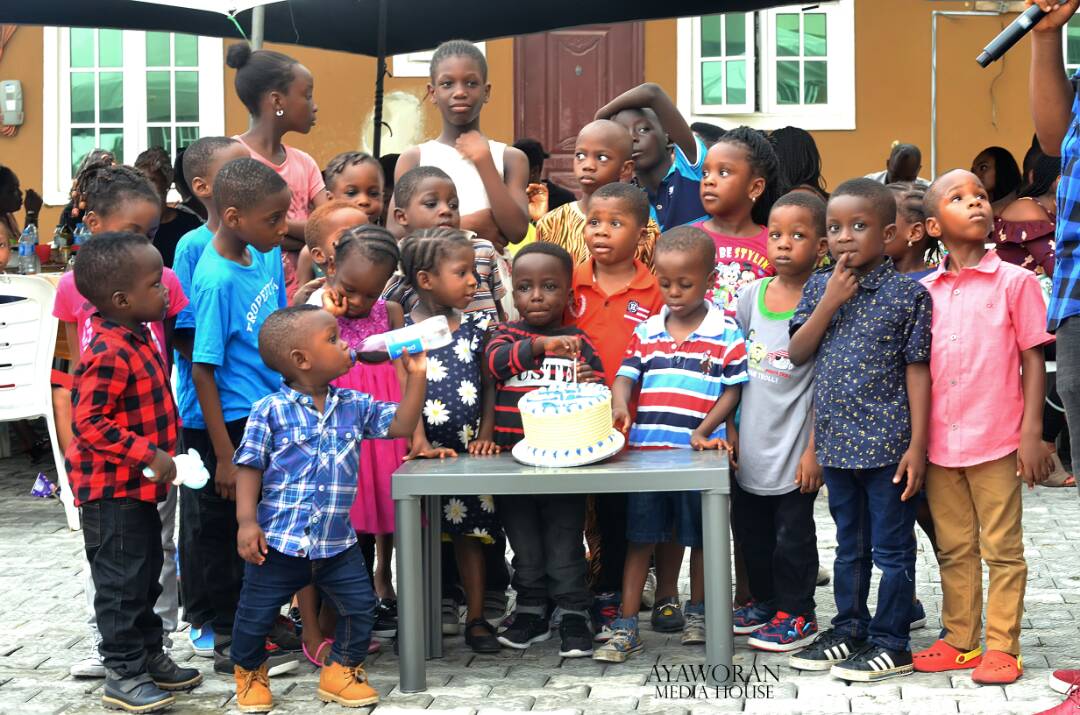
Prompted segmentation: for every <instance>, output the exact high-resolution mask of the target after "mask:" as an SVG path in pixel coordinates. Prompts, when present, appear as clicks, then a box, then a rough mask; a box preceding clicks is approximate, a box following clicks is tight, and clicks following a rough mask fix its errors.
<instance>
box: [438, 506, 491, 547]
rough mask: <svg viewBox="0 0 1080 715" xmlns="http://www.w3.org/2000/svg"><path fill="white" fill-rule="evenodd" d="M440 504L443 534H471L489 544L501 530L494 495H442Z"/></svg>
mask: <svg viewBox="0 0 1080 715" xmlns="http://www.w3.org/2000/svg"><path fill="white" fill-rule="evenodd" d="M440 505H441V507H442V514H441V520H442V533H443V536H472V537H474V538H477V539H480V541H482V542H483V543H485V544H491V543H494V541H495V537H496V536H497V535H498V534H499V532H500V531H501V530H502V526H501V525H500V524H499V517H498V516H496V515H495V499H494V497H491V496H489V495H484V496H459V497H443V498H442V501H441V504H440Z"/></svg>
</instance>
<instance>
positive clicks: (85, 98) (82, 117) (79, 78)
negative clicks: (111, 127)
mask: <svg viewBox="0 0 1080 715" xmlns="http://www.w3.org/2000/svg"><path fill="white" fill-rule="evenodd" d="M94 110H95V106H94V73H93V72H72V73H71V123H72V124H93V123H94V120H95V118H96V113H95V111H94Z"/></svg>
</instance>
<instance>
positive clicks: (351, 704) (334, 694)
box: [319, 662, 379, 708]
mask: <svg viewBox="0 0 1080 715" xmlns="http://www.w3.org/2000/svg"><path fill="white" fill-rule="evenodd" d="M319 698H320V699H321V700H325V701H326V702H328V703H337V704H338V705H342V706H344V707H347V708H359V707H363V706H364V705H374V704H375V703H377V702H379V693H378V692H376V690H375V688H373V687H371V686H370V685H368V683H367V673H365V672H364V666H362V665H357V666H354V667H352V668H347V667H345V666H344V665H342V664H341V663H333V662H330V663H327V664H326V665H325V666H323V669H322V674H321V675H320V676H319Z"/></svg>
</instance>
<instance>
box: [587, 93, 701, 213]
mask: <svg viewBox="0 0 1080 715" xmlns="http://www.w3.org/2000/svg"><path fill="white" fill-rule="evenodd" d="M596 118H597V119H613V120H615V121H616V122H618V123H619V124H621V125H623V127H625V128H626V130H627V131H628V132H629V133H630V137H631V138H632V139H633V152H632V153H631V155H630V158H631V159H633V160H634V172H635V175H636V177H637V181H638V184H640V185H641V187H642V188H644V189H645V191H647V192H648V194H649V204H650V211H651V212H652V215H653V218H654V219H656V223H657V224H659V226H660V230H661V231H667V230H668V229H669V228H675V227H676V226H682V225H683V224H685V223H690V222H691V221H693V220H695V219H698V218H700V217H701V216H702V215H704V213H705V208H704V207H703V206H702V205H701V194H700V190H699V189H700V184H701V165H702V162H703V161H704V159H705V151H706V149H705V144H704V143H702V141H701V139H699V138H698V137H697V136H696V135H695V134H694V132H693V131H691V130H690V125H688V124H687V123H686V120H685V119H684V118H683V115H682V113H681V112H680V111H679V108H678V107H676V106H675V103H674V102H672V101H671V97H669V96H667V94H666V93H665V92H664V90H663V89H662V88H661V87H660V85H658V84H652V83H646V84H642V85H639V86H637V87H634V88H633V89H630V90H627V91H626V92H623V93H622V94H620V95H619V96H618V97H616V98H615V99H613V100H611V101H610V102H608V103H607V104H605V105H604V106H603V107H601V108H600V109H598V110H597V112H596ZM669 145H670V146H671V147H673V150H672V149H669Z"/></svg>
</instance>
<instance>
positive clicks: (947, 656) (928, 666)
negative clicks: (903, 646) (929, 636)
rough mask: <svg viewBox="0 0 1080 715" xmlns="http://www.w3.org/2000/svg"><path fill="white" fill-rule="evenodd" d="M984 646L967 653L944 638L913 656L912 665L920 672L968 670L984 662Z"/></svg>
mask: <svg viewBox="0 0 1080 715" xmlns="http://www.w3.org/2000/svg"><path fill="white" fill-rule="evenodd" d="M982 658H983V655H982V646H979V647H977V648H975V650H970V651H968V652H967V653H965V652H963V651H961V650H957V649H956V648H953V647H952V646H951V645H949V644H948V643H946V642H945V641H943V640H939V641H937V642H936V643H934V645H932V646H930V647H929V648H927V649H926V650H924V651H919V652H918V653H916V654H915V655H913V656H912V659H911V660H912V665H914V666H915V670H917V671H918V672H920V673H941V672H944V671H946V670H966V669H968V668H974V667H976V666H977V665H979V664H980V663H981V662H982Z"/></svg>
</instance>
